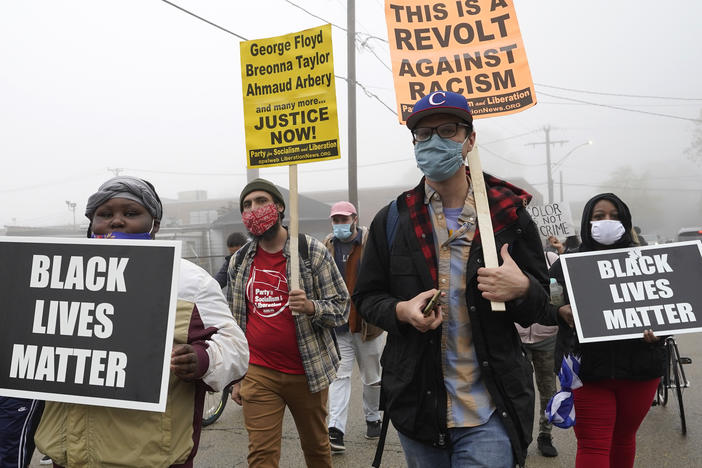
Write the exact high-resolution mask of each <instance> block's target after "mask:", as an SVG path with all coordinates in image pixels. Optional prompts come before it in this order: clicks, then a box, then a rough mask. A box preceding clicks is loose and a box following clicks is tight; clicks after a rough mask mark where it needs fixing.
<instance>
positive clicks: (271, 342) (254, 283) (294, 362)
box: [246, 246, 305, 374]
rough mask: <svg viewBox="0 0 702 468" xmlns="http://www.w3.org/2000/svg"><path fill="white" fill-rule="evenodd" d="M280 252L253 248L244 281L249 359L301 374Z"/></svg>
mask: <svg viewBox="0 0 702 468" xmlns="http://www.w3.org/2000/svg"><path fill="white" fill-rule="evenodd" d="M285 267H286V260H285V257H284V256H283V251H282V250H281V251H280V252H276V253H273V254H271V253H268V252H266V251H265V250H263V249H262V248H261V247H260V246H259V247H258V248H257V249H256V255H255V256H254V260H253V264H252V265H251V271H250V274H249V281H248V282H247V283H246V313H247V321H246V339H247V340H248V342H249V353H250V358H249V362H250V363H251V364H256V365H258V366H263V367H268V368H271V369H275V370H277V371H280V372H285V373H286V374H304V373H305V369H304V367H302V358H301V357H300V350H299V349H298V347H297V335H296V333H295V322H294V321H293V316H292V312H290V307H289V306H288V277H287V274H286V271H285Z"/></svg>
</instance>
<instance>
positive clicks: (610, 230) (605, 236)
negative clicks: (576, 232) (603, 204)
mask: <svg viewBox="0 0 702 468" xmlns="http://www.w3.org/2000/svg"><path fill="white" fill-rule="evenodd" d="M624 231H625V229H624V225H623V224H622V223H621V222H620V221H617V220H616V219H603V220H601V221H590V233H591V234H592V239H593V240H594V241H595V242H597V243H598V244H602V245H612V244H614V243H615V242H617V241H618V240H619V239H621V238H622V236H623V235H624Z"/></svg>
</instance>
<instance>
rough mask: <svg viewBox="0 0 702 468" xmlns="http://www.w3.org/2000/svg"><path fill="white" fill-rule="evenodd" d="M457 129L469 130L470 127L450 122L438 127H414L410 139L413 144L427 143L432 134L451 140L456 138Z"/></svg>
mask: <svg viewBox="0 0 702 468" xmlns="http://www.w3.org/2000/svg"><path fill="white" fill-rule="evenodd" d="M458 127H466V128H470V125H467V124H464V123H460V122H451V123H445V124H441V125H439V126H438V127H416V128H415V129H414V130H412V138H414V142H415V143H416V142H418V141H427V140H429V139H430V138H431V136H432V135H433V134H434V132H436V134H437V135H439V137H441V138H453V137H454V136H456V133H458Z"/></svg>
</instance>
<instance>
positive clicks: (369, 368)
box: [324, 201, 385, 453]
mask: <svg viewBox="0 0 702 468" xmlns="http://www.w3.org/2000/svg"><path fill="white" fill-rule="evenodd" d="M329 217H330V218H331V221H332V231H333V232H332V233H331V234H329V235H328V236H327V237H326V239H324V245H325V246H326V247H327V249H328V250H329V253H331V254H332V256H333V257H334V262H335V263H336V266H337V268H339V271H340V272H341V275H342V276H343V277H344V281H345V282H346V287H347V288H348V290H349V291H353V287H354V285H355V284H356V279H357V278H358V267H359V265H360V262H361V255H362V254H363V246H364V245H365V243H366V239H367V237H368V229H367V228H365V227H359V226H358V213H357V212H356V207H354V206H353V204H352V203H350V202H347V201H340V202H337V203H334V205H333V206H332V208H331V214H330V215H329ZM334 331H335V333H336V338H337V343H338V344H339V351H340V352H341V362H340V364H339V370H338V371H337V372H336V379H334V381H333V382H332V384H331V386H330V387H329V424H328V426H329V443H330V445H331V450H332V453H341V452H343V451H345V450H346V447H345V446H344V432H345V431H346V421H347V419H348V408H349V401H350V398H351V374H352V373H353V363H354V361H357V362H358V370H359V371H360V374H361V382H363V413H364V415H365V418H366V434H365V437H366V438H367V439H377V438H378V437H379V436H380V411H379V410H378V404H379V399H380V372H381V370H380V353H381V351H382V349H383V345H384V343H385V340H384V339H382V336H381V335H382V333H383V330H381V329H380V328H378V327H375V326H373V325H371V324H369V323H368V322H366V321H365V320H363V319H362V318H361V317H359V315H358V313H357V312H356V308H355V307H354V305H353V302H351V310H350V313H349V320H348V322H347V323H345V324H344V325H342V326H340V327H336V328H335V329H334Z"/></svg>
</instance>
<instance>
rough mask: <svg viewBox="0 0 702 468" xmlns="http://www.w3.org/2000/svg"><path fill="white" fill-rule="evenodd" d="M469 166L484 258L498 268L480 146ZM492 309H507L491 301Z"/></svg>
mask: <svg viewBox="0 0 702 468" xmlns="http://www.w3.org/2000/svg"><path fill="white" fill-rule="evenodd" d="M467 157H468V167H469V168H470V178H471V182H472V184H473V196H474V197H475V208H476V211H477V212H478V228H479V229H480V241H481V242H482V244H483V259H484V260H485V266H486V267H488V268H497V267H498V266H499V264H498V262H497V247H496V246H495V233H494V232H493V229H492V218H491V217H490V205H489V203H488V198H487V188H486V187H485V178H484V177H483V167H482V164H481V163H480V154H479V152H478V146H477V145H475V146H473V151H471V152H470V153H468V156H467ZM490 305H491V307H492V310H494V311H502V312H504V311H505V310H507V309H506V308H505V303H504V302H496V301H490Z"/></svg>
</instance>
